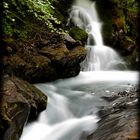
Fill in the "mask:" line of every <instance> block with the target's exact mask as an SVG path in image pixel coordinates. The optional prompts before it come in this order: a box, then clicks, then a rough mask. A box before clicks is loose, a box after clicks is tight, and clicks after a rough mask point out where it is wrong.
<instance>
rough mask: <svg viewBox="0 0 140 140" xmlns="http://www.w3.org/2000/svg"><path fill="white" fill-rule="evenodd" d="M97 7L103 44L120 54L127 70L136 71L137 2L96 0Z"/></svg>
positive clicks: (138, 16) (132, 0)
mask: <svg viewBox="0 0 140 140" xmlns="http://www.w3.org/2000/svg"><path fill="white" fill-rule="evenodd" d="M97 7H98V12H99V16H100V18H101V20H102V21H103V39H104V42H105V44H106V45H109V46H110V47H113V48H114V49H115V50H116V51H117V52H118V53H120V55H121V56H122V57H123V58H124V59H125V61H126V64H127V66H128V68H129V69H132V70H138V69H139V68H138V63H139V54H138V48H139V45H140V44H139V43H138V42H139V41H138V40H139V39H138V19H139V18H140V15H139V13H138V7H139V5H138V1H136V0H127V1H126V0H106V1H102V0H98V1H97ZM103 13H104V14H103Z"/></svg>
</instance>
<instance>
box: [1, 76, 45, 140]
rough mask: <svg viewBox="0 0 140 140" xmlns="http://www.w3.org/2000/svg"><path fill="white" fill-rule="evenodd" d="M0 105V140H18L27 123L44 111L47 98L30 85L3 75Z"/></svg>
mask: <svg viewBox="0 0 140 140" xmlns="http://www.w3.org/2000/svg"><path fill="white" fill-rule="evenodd" d="M2 83H3V87H2V88H1V89H0V92H1V94H2V96H1V104H0V130H1V131H0V138H1V140H18V139H19V137H20V135H21V132H22V129H23V126H24V125H25V124H26V122H27V121H32V120H35V119H36V118H37V117H38V114H39V113H40V112H41V111H43V110H44V109H46V105H47V97H46V96H45V95H44V94H42V92H40V91H39V90H38V89H36V88H35V87H34V86H33V85H31V84H30V83H28V82H26V81H23V80H21V79H19V78H16V77H9V76H8V75H5V76H4V77H3V79H2Z"/></svg>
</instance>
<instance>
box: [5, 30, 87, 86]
mask: <svg viewBox="0 0 140 140" xmlns="http://www.w3.org/2000/svg"><path fill="white" fill-rule="evenodd" d="M11 49H12V47H11ZM15 50H16V51H14V50H13V52H11V53H10V55H7V56H4V69H5V73H8V74H10V75H13V74H14V75H16V76H18V77H21V78H22V79H24V80H27V81H29V82H32V83H37V82H47V81H52V80H55V79H58V78H66V77H72V76H76V75H78V74H79V72H80V66H79V64H80V62H82V61H83V60H84V58H85V56H86V50H85V48H84V47H83V46H82V43H80V42H79V41H75V40H74V39H73V38H72V37H70V36H68V35H67V36H60V35H57V34H55V33H48V34H47V35H46V36H45V38H43V39H42V40H39V42H33V44H31V43H30V44H29V43H27V44H26V43H25V44H22V45H21V46H16V49H15Z"/></svg>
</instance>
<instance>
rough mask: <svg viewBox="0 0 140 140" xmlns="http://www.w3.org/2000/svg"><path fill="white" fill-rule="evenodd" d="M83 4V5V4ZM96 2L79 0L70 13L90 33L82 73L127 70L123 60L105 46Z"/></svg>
mask: <svg viewBox="0 0 140 140" xmlns="http://www.w3.org/2000/svg"><path fill="white" fill-rule="evenodd" d="M81 2H82V3H81ZM95 6H96V5H95V2H94V3H92V2H91V1H88V0H86V1H81V0H77V1H76V2H75V3H74V5H73V7H72V9H71V12H70V17H69V20H68V22H70V21H71V20H72V22H73V23H74V24H75V25H76V26H78V27H79V28H81V29H83V30H85V31H86V32H87V33H88V40H87V45H86V49H87V56H86V59H85V60H84V61H83V62H82V63H81V71H99V70H116V69H117V70H125V69H127V68H126V65H125V62H124V61H123V60H122V58H121V57H120V56H119V55H118V54H117V52H115V51H114V50H113V49H112V48H110V47H108V46H105V45H104V43H103V38H102V34H101V30H102V28H101V25H102V23H101V22H100V20H99V18H98V14H97V12H96V7H95Z"/></svg>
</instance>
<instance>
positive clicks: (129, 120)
mask: <svg viewBox="0 0 140 140" xmlns="http://www.w3.org/2000/svg"><path fill="white" fill-rule="evenodd" d="M138 93H139V89H138V88H137V87H136V88H135V87H133V88H131V89H129V90H125V91H122V92H119V93H118V94H116V95H114V96H112V99H113V100H107V101H108V102H109V105H107V106H105V107H103V108H102V109H101V110H100V111H99V116H100V117H101V120H100V121H99V122H98V128H97V129H96V130H95V132H93V133H92V134H91V135H90V136H88V138H87V140H125V139H133V138H134V139H139V136H138V121H139V120H138V119H139V118H138ZM116 96H118V98H116ZM114 97H115V98H114ZM106 98H108V97H106ZM109 98H110V97H109Z"/></svg>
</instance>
